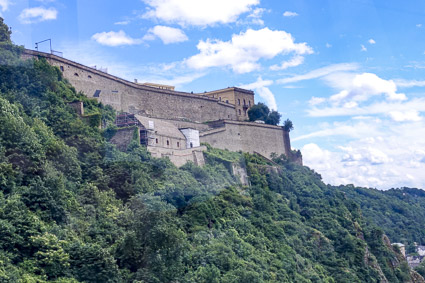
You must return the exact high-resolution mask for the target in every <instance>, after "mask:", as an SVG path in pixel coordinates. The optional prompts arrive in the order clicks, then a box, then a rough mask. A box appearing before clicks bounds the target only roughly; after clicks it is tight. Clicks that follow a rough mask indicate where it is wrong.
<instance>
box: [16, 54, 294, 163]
mask: <svg viewBox="0 0 425 283" xmlns="http://www.w3.org/2000/svg"><path fill="white" fill-rule="evenodd" d="M23 57H24V58H34V57H35V58H39V57H42V58H45V59H46V60H47V61H48V62H49V63H50V64H51V65H53V66H56V67H58V68H59V69H60V70H61V72H62V74H63V76H64V77H65V78H66V79H67V80H68V81H69V82H70V83H71V85H73V86H74V88H75V89H76V90H77V91H81V92H82V93H84V94H85V95H86V96H87V97H89V98H94V99H96V100H98V101H99V102H102V103H103V104H106V105H111V106H112V107H113V108H114V109H115V110H117V111H118V112H119V113H120V114H119V115H118V117H117V120H116V125H117V127H118V131H117V133H116V135H115V136H114V137H113V138H112V140H111V142H113V143H115V144H116V145H117V146H118V148H120V149H126V147H127V145H128V144H129V143H130V141H131V139H132V138H133V133H134V129H135V128H136V127H137V129H138V132H139V135H140V143H141V144H143V145H145V146H147V148H148V150H149V151H150V152H151V154H152V155H153V156H155V157H169V158H170V160H171V161H172V162H173V163H174V164H176V165H177V166H181V165H183V164H185V163H186V162H187V161H192V162H194V163H195V164H197V165H203V164H204V158H203V154H202V152H203V151H204V150H205V149H206V147H205V146H201V143H203V142H204V143H208V144H210V145H211V146H212V147H216V148H220V149H228V150H230V151H243V152H249V153H257V154H260V155H262V156H264V157H266V158H270V155H271V154H272V153H276V154H277V155H281V154H284V155H286V156H287V157H288V158H289V159H290V160H292V161H295V162H297V163H299V164H302V158H301V156H299V155H294V154H293V153H292V151H291V146H290V139H289V133H288V132H287V131H285V130H284V129H283V127H281V126H272V125H266V124H262V123H255V122H248V110H249V109H250V108H251V107H252V106H253V105H254V103H255V100H254V92H253V91H251V90H245V89H241V88H237V87H229V88H225V89H220V90H215V91H211V92H204V93H187V92H179V91H175V90H174V87H172V86H165V85H159V84H149V83H145V84H139V83H137V81H135V82H129V81H127V80H124V79H121V78H118V77H116V76H113V75H110V74H108V73H106V72H103V71H101V70H97V69H96V68H95V67H87V66H84V65H82V64H79V63H76V62H74V61H71V60H68V59H65V58H62V57H59V56H56V55H53V54H49V53H43V52H38V51H33V50H27V49H26V50H25V51H24V54H23ZM74 107H75V105H74ZM76 109H77V111H78V112H79V113H80V114H82V113H83V111H84V110H83V107H82V105H77V106H76Z"/></svg>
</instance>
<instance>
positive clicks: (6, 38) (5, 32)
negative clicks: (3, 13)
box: [0, 17, 12, 43]
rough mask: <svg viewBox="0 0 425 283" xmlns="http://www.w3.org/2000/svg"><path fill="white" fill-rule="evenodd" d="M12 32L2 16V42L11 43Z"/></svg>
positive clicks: (0, 24)
mask: <svg viewBox="0 0 425 283" xmlns="http://www.w3.org/2000/svg"><path fill="white" fill-rule="evenodd" d="M11 34H12V32H11V31H10V29H9V27H8V26H7V25H6V24H5V23H4V21H3V18H2V17H0V43H4V42H6V43H11V40H10V35H11Z"/></svg>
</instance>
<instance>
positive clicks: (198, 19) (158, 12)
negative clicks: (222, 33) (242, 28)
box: [143, 0, 260, 26]
mask: <svg viewBox="0 0 425 283" xmlns="http://www.w3.org/2000/svg"><path fill="white" fill-rule="evenodd" d="M143 2H145V3H146V4H147V5H149V6H150V7H149V8H148V10H147V12H146V13H145V14H143V17H144V18H153V19H159V20H161V21H164V22H167V23H177V24H179V25H182V26H187V25H194V26H209V25H214V24H218V23H220V24H226V23H232V22H235V21H236V20H237V19H238V17H239V16H240V15H241V14H243V13H247V12H250V11H251V10H252V7H253V6H256V5H258V4H259V3H260V1H259V0H232V1H228V0H203V1H196V0H143Z"/></svg>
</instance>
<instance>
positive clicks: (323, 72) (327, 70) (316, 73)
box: [277, 63, 359, 84]
mask: <svg viewBox="0 0 425 283" xmlns="http://www.w3.org/2000/svg"><path fill="white" fill-rule="evenodd" d="M358 68H359V66H358V65H357V64H353V63H341V64H334V65H329V66H326V67H323V68H319V69H316V70H313V71H310V72H308V73H306V74H304V75H298V76H294V77H290V78H284V79H280V80H278V81H277V82H278V83H280V84H287V83H295V82H299V81H304V80H311V79H317V78H321V77H324V76H327V75H329V74H332V73H336V72H342V71H354V70H357V69H358Z"/></svg>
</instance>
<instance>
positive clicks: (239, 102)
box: [238, 98, 251, 107]
mask: <svg viewBox="0 0 425 283" xmlns="http://www.w3.org/2000/svg"><path fill="white" fill-rule="evenodd" d="M238 105H241V100H240V99H239V98H238ZM243 105H245V106H246V100H245V99H244V100H243ZM248 106H249V107H251V100H248Z"/></svg>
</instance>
